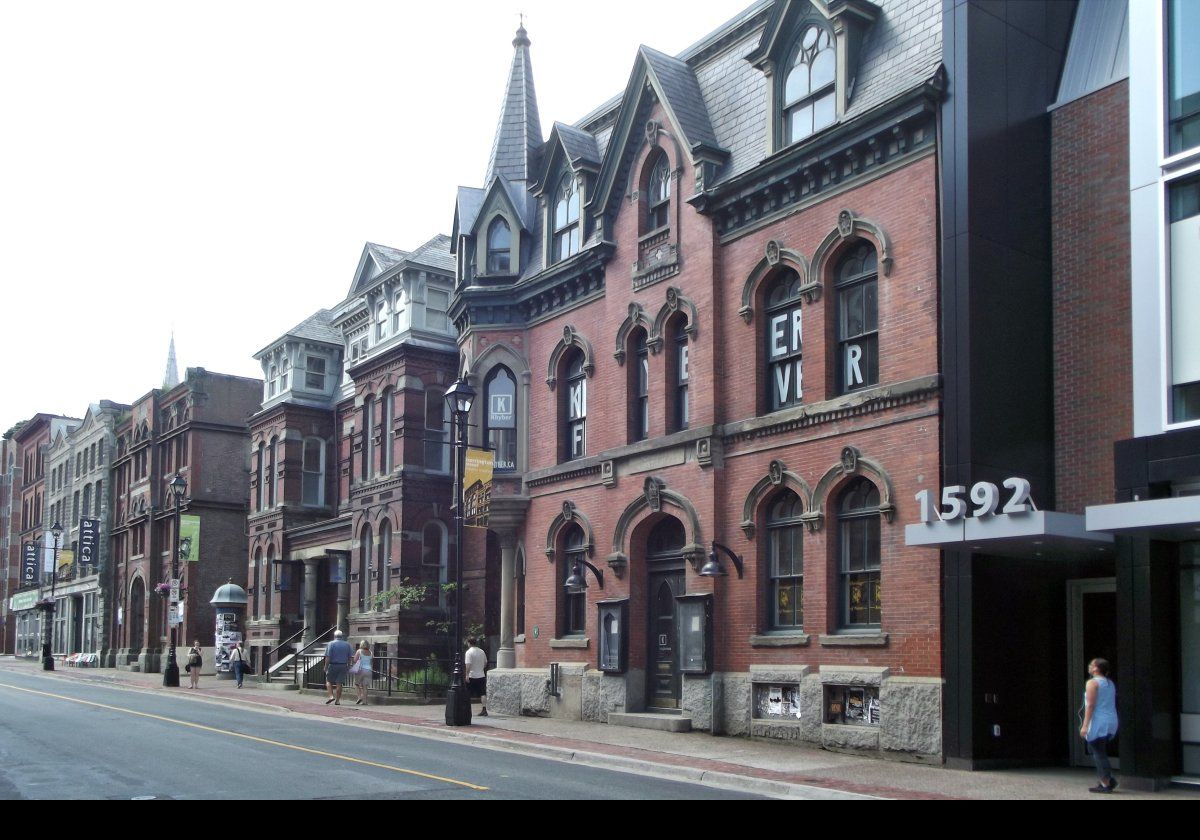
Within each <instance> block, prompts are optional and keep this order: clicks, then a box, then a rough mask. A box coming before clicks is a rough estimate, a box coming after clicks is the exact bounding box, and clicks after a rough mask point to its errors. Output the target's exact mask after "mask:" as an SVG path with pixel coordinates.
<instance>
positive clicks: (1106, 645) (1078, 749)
mask: <svg viewBox="0 0 1200 840" xmlns="http://www.w3.org/2000/svg"><path fill="white" fill-rule="evenodd" d="M1067 623H1068V626H1067V632H1068V634H1069V644H1068V662H1067V679H1066V686H1067V688H1066V690H1067V696H1068V700H1069V702H1068V704H1067V708H1068V709H1069V710H1070V719H1069V722H1068V723H1069V725H1068V727H1067V737H1068V738H1069V739H1070V757H1071V765H1072V766H1074V767H1091V766H1092V754H1091V751H1090V750H1088V746H1087V743H1086V742H1085V741H1084V740H1083V739H1082V738H1080V737H1079V727H1080V726H1081V725H1082V723H1083V690H1084V685H1085V684H1086V683H1087V681H1088V679H1089V676H1088V671H1087V666H1088V663H1089V662H1091V661H1092V660H1093V659H1107V660H1108V662H1109V666H1110V670H1109V678H1110V679H1111V680H1112V681H1113V684H1114V685H1116V686H1117V692H1118V697H1119V696H1120V690H1121V667H1120V662H1119V661H1118V659H1117V656H1118V654H1117V584H1116V579H1115V578H1087V579H1083V580H1069V581H1067ZM1108 754H1109V757H1110V758H1111V760H1112V764H1113V767H1117V768H1119V767H1120V766H1121V762H1120V738H1117V739H1115V740H1114V741H1113V742H1112V743H1111V744H1110V745H1109V748H1108Z"/></svg>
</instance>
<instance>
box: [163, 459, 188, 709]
mask: <svg viewBox="0 0 1200 840" xmlns="http://www.w3.org/2000/svg"><path fill="white" fill-rule="evenodd" d="M170 487H171V493H172V494H174V496H175V545H174V546H173V547H172V550H171V580H172V582H174V581H177V580H178V579H179V506H180V505H181V504H182V503H183V494H184V493H186V492H187V479H186V478H184V477H183V476H182V475H180V474H179V473H175V477H174V478H172V479H171V485H170ZM178 592H179V590H178V587H176V586H172V587H171V592H170V597H169V598H168V599H167V610H168V611H169V612H170V613H171V615H170V616H169V617H168V619H167V621H168V623H169V624H170V625H171V641H170V645H171V646H170V647H169V648H167V667H166V668H164V669H163V686H164V687H165V688H179V662H178V661H176V659H175V638H176V633H177V632H178V622H177V620H175V619H177V618H178V609H179V594H178ZM172 608H174V609H172Z"/></svg>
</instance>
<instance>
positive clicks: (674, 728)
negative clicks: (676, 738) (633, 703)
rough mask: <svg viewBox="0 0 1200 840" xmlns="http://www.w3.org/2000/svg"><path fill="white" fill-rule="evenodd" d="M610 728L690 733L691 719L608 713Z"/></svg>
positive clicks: (644, 713) (653, 714)
mask: <svg viewBox="0 0 1200 840" xmlns="http://www.w3.org/2000/svg"><path fill="white" fill-rule="evenodd" d="M608 723H609V725H610V726H629V727H632V728H634V729H654V730H657V731H659V732H691V731H692V719H691V718H690V717H685V716H684V715H674V714H670V713H663V712H609V713H608Z"/></svg>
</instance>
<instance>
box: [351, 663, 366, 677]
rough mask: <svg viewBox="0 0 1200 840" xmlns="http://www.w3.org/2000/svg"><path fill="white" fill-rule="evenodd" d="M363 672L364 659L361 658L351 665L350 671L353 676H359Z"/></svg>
mask: <svg viewBox="0 0 1200 840" xmlns="http://www.w3.org/2000/svg"><path fill="white" fill-rule="evenodd" d="M362 672H363V666H362V660H361V659H356V660H354V664H353V665H351V666H350V673H351V674H352V675H353V676H356V677H357V676H358V675H359V674H361V673H362Z"/></svg>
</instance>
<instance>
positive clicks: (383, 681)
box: [296, 654, 454, 702]
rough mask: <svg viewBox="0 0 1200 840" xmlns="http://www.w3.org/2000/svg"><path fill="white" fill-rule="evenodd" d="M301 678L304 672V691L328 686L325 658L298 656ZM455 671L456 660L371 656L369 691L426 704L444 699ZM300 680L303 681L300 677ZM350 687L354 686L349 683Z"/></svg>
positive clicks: (351, 681) (349, 681)
mask: <svg viewBox="0 0 1200 840" xmlns="http://www.w3.org/2000/svg"><path fill="white" fill-rule="evenodd" d="M296 661H297V667H296V673H297V675H298V674H299V673H300V672H301V671H303V672H304V677H303V681H302V682H301V683H300V687H301V688H312V689H321V688H324V687H325V679H326V674H325V657H324V655H323V654H309V655H307V656H297V658H296ZM453 670H454V662H453V660H444V659H443V660H439V659H416V658H405V657H394V656H373V657H371V674H370V676H369V678H368V680H367V685H366V688H367V691H368V692H370V693H371V694H374V695H376V696H379V695H383V696H387V697H391V696H393V695H396V694H403V695H407V696H410V697H415V698H419V699H421V700H423V701H425V702H428V701H430V700H434V699H440V698H444V697H445V696H446V689H447V687H448V686H449V685H450V681H451V679H452V673H453ZM297 679H300V678H299V677H297ZM348 683H349V684H348V686H347V687H348V688H352V687H353V685H354V681H353V679H351V680H348Z"/></svg>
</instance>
